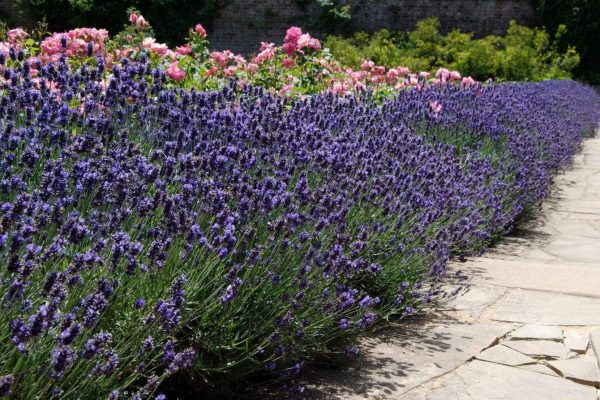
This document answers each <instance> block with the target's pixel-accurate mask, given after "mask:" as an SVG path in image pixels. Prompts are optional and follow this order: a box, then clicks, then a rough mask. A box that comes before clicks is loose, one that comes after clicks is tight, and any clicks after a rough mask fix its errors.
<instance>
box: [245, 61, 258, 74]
mask: <svg viewBox="0 0 600 400" xmlns="http://www.w3.org/2000/svg"><path fill="white" fill-rule="evenodd" d="M246 69H247V70H248V72H250V73H251V74H255V73H256V71H258V64H254V63H248V66H247V67H246Z"/></svg>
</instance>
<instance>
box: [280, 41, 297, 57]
mask: <svg viewBox="0 0 600 400" xmlns="http://www.w3.org/2000/svg"><path fill="white" fill-rule="evenodd" d="M282 48H283V51H284V52H285V53H286V54H287V55H289V56H291V55H293V54H294V53H295V52H296V44H295V43H284V44H283V46H282Z"/></svg>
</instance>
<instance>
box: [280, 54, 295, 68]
mask: <svg viewBox="0 0 600 400" xmlns="http://www.w3.org/2000/svg"><path fill="white" fill-rule="evenodd" d="M295 65H296V62H295V61H294V60H292V59H291V58H289V57H286V58H285V59H284V60H283V66H284V67H285V68H293V67H294V66H295Z"/></svg>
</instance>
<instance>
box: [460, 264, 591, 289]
mask: <svg viewBox="0 0 600 400" xmlns="http://www.w3.org/2000/svg"><path fill="white" fill-rule="evenodd" d="M599 260H600V258H599ZM461 268H462V269H463V270H464V271H465V273H466V275H467V276H472V277H473V281H474V282H481V283H485V284H488V285H489V284H492V285H498V286H505V287H513V288H522V289H534V290H544V291H552V292H559V293H567V294H574V295H581V296H588V297H598V298H600V264H599V265H597V266H590V265H587V264H582V263H571V264H564V263H560V264H557V263H552V264H549V263H544V262H539V261H522V260H499V259H491V258H483V257H481V258H478V259H476V260H473V261H472V262H468V263H466V264H465V265H464V266H461ZM542 278H543V279H542Z"/></svg>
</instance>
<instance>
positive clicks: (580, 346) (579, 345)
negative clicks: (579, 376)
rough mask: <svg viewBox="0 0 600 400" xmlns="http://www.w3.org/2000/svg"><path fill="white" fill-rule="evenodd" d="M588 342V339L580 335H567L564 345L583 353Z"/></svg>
mask: <svg viewBox="0 0 600 400" xmlns="http://www.w3.org/2000/svg"><path fill="white" fill-rule="evenodd" d="M589 344H590V339H589V338H587V337H581V336H579V337H578V336H568V337H567V338H565V346H567V347H568V348H569V349H571V350H572V351H575V352H577V353H585V352H586V350H587V348H588V346H589Z"/></svg>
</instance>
